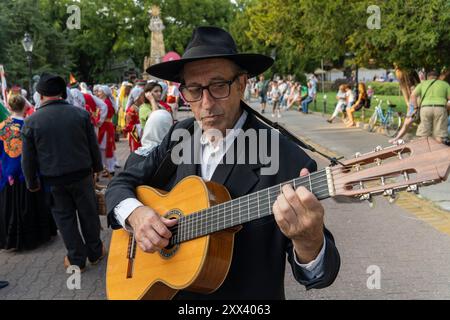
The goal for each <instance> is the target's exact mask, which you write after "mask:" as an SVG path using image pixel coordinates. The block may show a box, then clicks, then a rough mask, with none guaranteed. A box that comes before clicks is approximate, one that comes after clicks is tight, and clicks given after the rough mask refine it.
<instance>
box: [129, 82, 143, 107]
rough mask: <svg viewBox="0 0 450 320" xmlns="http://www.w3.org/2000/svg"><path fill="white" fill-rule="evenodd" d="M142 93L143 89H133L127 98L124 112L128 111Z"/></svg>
mask: <svg viewBox="0 0 450 320" xmlns="http://www.w3.org/2000/svg"><path fill="white" fill-rule="evenodd" d="M143 92H144V89H142V88H140V87H134V88H133V89H132V90H131V92H130V95H129V96H128V102H127V107H126V110H125V111H128V109H129V108H130V107H131V106H132V105H133V104H134V103H135V102H136V100H137V99H138V98H139V96H140V95H141V94H142V93H143Z"/></svg>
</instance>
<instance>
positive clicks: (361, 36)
mask: <svg viewBox="0 0 450 320" xmlns="http://www.w3.org/2000/svg"><path fill="white" fill-rule="evenodd" d="M72 4H75V5H77V6H79V7H80V9H81V29H80V30H77V29H75V30H68V29H67V27H66V21H67V19H68V17H69V14H68V13H67V7H68V6H69V5H72ZM153 4H156V5H159V6H160V7H161V16H162V18H163V22H164V25H165V26H166V29H165V30H164V40H165V47H166V51H172V50H173V51H176V52H178V53H179V54H182V53H183V51H184V48H185V46H186V45H187V43H188V41H189V39H190V36H191V33H192V30H193V29H194V28H195V27H197V26H201V25H215V26H219V27H223V28H225V29H228V30H229V31H230V32H231V34H232V35H233V37H234V38H235V40H236V43H237V45H238V48H239V50H240V51H242V52H258V53H262V54H266V55H269V56H273V57H275V58H276V62H275V64H274V66H273V67H272V68H271V69H270V70H269V71H268V72H267V73H266V76H267V77H268V78H270V77H271V76H272V75H273V74H283V75H286V74H292V75H295V76H296V78H300V77H302V74H303V73H304V72H312V71H314V70H315V69H316V68H317V67H319V66H320V65H321V60H323V62H324V63H325V65H328V66H330V67H331V66H336V67H341V66H354V65H355V64H356V63H357V64H358V65H360V66H362V65H365V66H370V65H371V64H370V63H369V61H372V62H373V61H375V64H374V65H373V66H378V67H385V68H391V67H392V66H393V64H394V63H395V64H396V65H398V66H399V67H400V68H401V69H403V70H415V69H417V68H422V67H425V68H426V69H431V68H438V69H440V68H441V67H443V66H447V67H448V66H449V65H450V54H449V52H450V32H449V30H450V27H449V25H450V2H449V1H448V0H395V1H382V0H353V1H351V2H349V1H346V0H335V1H329V0H302V1H298V0H264V1H262V0H236V1H233V2H232V1H230V0H102V1H97V0H8V1H1V5H0V6H1V9H0V30H1V32H0V44H1V46H0V63H2V64H4V65H5V68H6V72H7V76H8V79H9V81H10V82H15V83H19V84H22V85H25V84H26V82H27V79H28V66H27V63H26V56H25V53H24V51H23V49H22V46H21V39H22V38H23V35H24V33H25V32H26V31H29V32H30V33H31V34H32V36H33V39H34V42H35V49H34V52H33V71H34V74H37V73H39V72H41V71H44V70H49V71H53V72H56V73H60V74H62V75H66V76H68V74H69V73H70V72H72V73H74V74H75V75H76V77H77V79H78V80H82V81H88V82H93V81H104V82H109V81H117V80H120V79H119V77H120V74H121V72H120V70H115V69H114V66H115V65H117V64H118V63H119V64H120V63H122V62H124V61H131V62H132V63H133V64H134V65H135V66H136V68H138V69H139V70H142V67H143V59H144V56H148V55H149V47H150V31H149V29H148V25H149V14H148V10H149V9H150V7H151V6H152V5H153ZM370 5H377V6H379V7H380V9H381V29H373V30H371V29H369V28H368V27H367V26H366V23H367V20H368V19H369V17H370V15H371V14H370V13H368V12H367V8H368V7H369V6H370ZM347 52H353V53H354V54H355V58H354V59H349V58H348V57H345V54H346V53H347ZM382 90H384V89H382Z"/></svg>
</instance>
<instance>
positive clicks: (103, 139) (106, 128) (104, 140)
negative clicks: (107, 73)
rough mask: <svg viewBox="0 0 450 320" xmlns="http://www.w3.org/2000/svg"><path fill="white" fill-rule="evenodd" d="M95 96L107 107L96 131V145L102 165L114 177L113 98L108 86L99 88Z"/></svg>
mask: <svg viewBox="0 0 450 320" xmlns="http://www.w3.org/2000/svg"><path fill="white" fill-rule="evenodd" d="M97 94H98V97H99V98H100V99H102V100H103V101H104V102H105V104H106V105H107V107H108V113H107V115H106V119H105V121H104V122H103V124H102V125H101V126H100V129H99V130H98V143H99V146H100V151H101V154H102V159H103V165H104V166H105V168H106V170H107V171H108V172H109V173H110V174H112V175H114V165H115V164H116V160H115V156H114V151H115V150H116V142H115V130H114V124H113V123H112V118H113V116H114V114H115V112H116V110H115V108H114V105H115V101H114V97H112V92H111V89H109V87H108V86H99V87H98V90H97ZM105 175H107V173H105Z"/></svg>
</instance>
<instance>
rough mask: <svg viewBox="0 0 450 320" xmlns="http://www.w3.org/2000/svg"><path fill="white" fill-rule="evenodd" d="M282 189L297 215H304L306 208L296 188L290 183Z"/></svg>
mask: <svg viewBox="0 0 450 320" xmlns="http://www.w3.org/2000/svg"><path fill="white" fill-rule="evenodd" d="M282 191H283V195H284V197H285V198H286V200H287V202H288V203H289V205H290V206H291V207H292V210H293V211H294V214H295V215H296V216H300V215H302V214H303V213H304V211H305V208H304V206H303V204H302V202H301V201H300V198H299V196H298V195H297V193H296V192H295V190H294V189H293V188H292V187H291V186H290V185H284V186H283V187H282Z"/></svg>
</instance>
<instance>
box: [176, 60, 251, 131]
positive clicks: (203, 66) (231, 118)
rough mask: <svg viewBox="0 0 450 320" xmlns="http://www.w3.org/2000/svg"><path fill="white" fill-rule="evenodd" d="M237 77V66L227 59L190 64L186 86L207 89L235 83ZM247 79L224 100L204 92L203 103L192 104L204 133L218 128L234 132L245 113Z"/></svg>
mask: <svg viewBox="0 0 450 320" xmlns="http://www.w3.org/2000/svg"><path fill="white" fill-rule="evenodd" d="M235 76H236V67H235V65H234V64H233V62H231V61H229V60H226V59H208V60H201V61H195V62H190V63H187V64H186V65H185V67H184V79H185V85H186V86H192V85H199V86H207V85H209V84H211V83H216V82H220V81H228V80H232V79H233V78H234V77H235ZM246 81H247V76H245V75H243V76H240V77H238V78H237V79H236V80H235V81H234V82H233V83H232V84H231V87H230V95H229V96H228V97H227V98H224V99H215V98H214V97H212V96H211V94H210V93H209V92H208V90H206V89H205V90H203V96H202V99H201V100H200V101H196V102H190V105H191V109H192V112H193V113H194V116H195V119H196V120H197V121H199V122H200V123H201V124H202V128H203V130H209V129H217V130H220V131H221V132H222V134H223V135H225V134H226V129H232V128H233V126H234V124H235V122H236V121H237V119H238V118H239V116H240V114H241V109H240V101H241V97H242V96H243V94H244V90H245V85H246Z"/></svg>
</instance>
